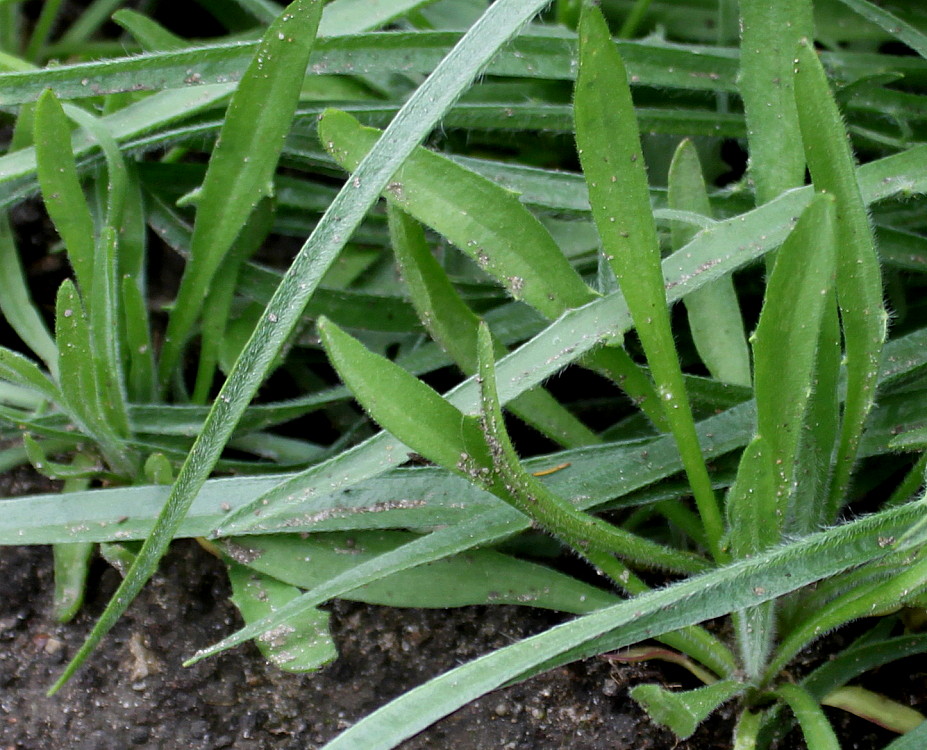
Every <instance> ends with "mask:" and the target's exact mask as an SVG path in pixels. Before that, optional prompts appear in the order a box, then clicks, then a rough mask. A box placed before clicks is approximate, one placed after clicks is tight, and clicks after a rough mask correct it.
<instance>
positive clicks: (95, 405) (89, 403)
mask: <svg viewBox="0 0 927 750" xmlns="http://www.w3.org/2000/svg"><path fill="white" fill-rule="evenodd" d="M55 338H56V340H57V342H58V352H59V355H58V384H59V387H60V388H61V393H62V395H63V396H64V400H65V405H66V406H67V409H68V412H69V415H70V416H71V417H73V418H74V420H75V421H76V422H77V423H78V425H79V427H80V428H81V430H83V431H84V432H85V433H86V434H88V435H90V436H92V437H93V439H94V440H95V441H96V442H97V443H98V445H99V446H100V448H101V450H103V452H104V454H105V455H106V456H107V458H108V459H115V461H114V462H113V463H114V465H115V466H119V465H120V463H121V462H120V460H119V459H118V456H119V455H120V454H121V450H119V449H118V448H117V447H116V442H117V441H116V436H115V434H114V433H113V430H112V428H111V427H110V425H109V423H108V422H107V421H106V419H105V417H104V415H103V407H102V405H101V404H100V390H99V388H98V383H97V379H96V370H95V368H96V363H95V361H94V358H93V345H92V340H91V335H90V324H89V321H88V320H87V316H86V313H85V312H84V305H83V303H82V301H81V298H80V295H79V294H78V292H77V289H75V288H74V284H73V283H72V282H71V281H70V280H68V279H66V280H65V281H64V282H62V284H61V286H60V288H59V289H58V297H57V301H56V306H55Z"/></svg>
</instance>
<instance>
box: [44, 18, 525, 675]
mask: <svg viewBox="0 0 927 750" xmlns="http://www.w3.org/2000/svg"><path fill="white" fill-rule="evenodd" d="M542 5H543V3H542V2H541V0H500V2H497V3H494V4H493V5H492V6H490V8H489V9H488V10H487V12H486V13H485V14H484V15H483V16H482V17H481V18H480V20H479V21H478V22H477V23H476V24H475V25H474V26H473V28H471V29H470V31H469V32H467V34H466V35H465V36H464V37H463V38H462V39H461V42H460V44H459V45H458V46H457V47H455V48H454V50H452V52H451V53H450V54H449V55H448V57H447V58H445V60H444V61H442V63H441V64H440V65H439V66H438V68H436V69H435V71H434V73H433V74H432V75H431V76H430V77H429V78H428V80H427V81H426V82H425V83H424V84H422V86H420V87H419V88H418V89H417V90H416V91H415V93H414V94H412V95H411V96H410V97H409V99H408V100H407V101H406V103H405V105H403V108H402V109H401V110H400V112H399V113H398V114H397V115H396V118H395V119H394V120H393V122H392V123H391V124H390V127H389V128H387V130H386V132H384V134H383V137H382V138H381V140H380V142H379V143H378V145H377V146H376V147H374V149H373V150H372V151H371V152H370V154H368V156H367V158H366V159H365V160H364V162H363V163H362V164H360V165H359V166H358V169H357V170H356V173H355V177H357V178H358V180H359V181H360V184H361V187H360V188H359V189H353V186H352V188H344V189H342V190H341V192H339V194H338V196H337V197H336V198H335V200H334V201H333V202H332V203H331V205H330V206H329V208H328V209H327V211H326V213H325V215H324V216H323V217H322V219H321V220H320V222H319V224H318V225H317V226H316V228H315V230H314V231H313V233H312V235H311V236H310V237H309V239H308V240H307V241H306V243H305V244H304V245H303V247H302V249H301V250H300V252H299V254H298V255H297V256H296V258H295V259H294V261H293V263H292V264H291V266H290V269H289V271H288V272H287V274H286V275H285V276H284V278H283V280H282V281H281V284H280V286H279V287H278V289H277V291H276V293H275V294H274V297H273V298H272V299H271V301H270V304H269V306H268V310H267V316H266V318H264V319H263V320H262V322H261V324H260V325H259V327H258V328H257V330H256V331H255V333H254V336H253V337H252V338H251V340H250V341H249V343H248V345H247V346H246V347H245V350H244V352H243V353H242V355H241V357H239V359H238V361H237V363H236V366H235V368H234V369H233V371H232V372H231V373H230V375H229V378H228V380H227V381H226V384H225V386H224V387H223V389H222V390H221V391H220V393H219V395H218V398H217V399H216V401H215V402H214V404H213V407H212V409H211V411H210V412H209V416H208V417H207V419H206V422H205V423H204V425H203V429H202V431H201V432H200V433H199V436H198V438H197V440H196V442H195V443H194V445H193V447H192V449H191V451H190V453H189V455H188V457H187V460H186V461H185V462H184V465H183V466H182V467H181V470H180V473H179V474H178V477H177V481H176V482H175V484H174V487H173V488H172V490H171V494H170V495H169V497H168V499H167V501H166V503H165V506H164V508H163V509H162V512H161V514H160V515H159V518H158V522H157V523H156V524H155V527H154V528H153V530H152V532H151V534H150V536H149V537H148V538H147V539H146V541H145V544H144V545H143V546H142V549H141V551H140V552H139V555H138V558H137V560H136V562H135V564H134V565H133V567H132V569H131V570H130V571H129V573H128V574H127V576H126V578H125V579H124V580H123V582H122V584H121V586H120V588H119V589H118V590H117V592H116V594H115V595H114V597H113V599H112V600H111V602H110V604H109V605H108V606H107V608H106V610H105V611H104V612H103V614H102V615H101V617H100V620H98V622H97V624H96V626H95V627H94V629H93V631H92V632H91V633H90V635H89V636H88V638H87V640H86V641H85V642H84V644H83V645H82V646H81V648H80V649H79V651H78V652H77V654H76V655H75V656H74V658H73V659H72V661H71V662H70V663H69V665H68V666H67V667H66V668H65V671H64V673H63V674H62V675H61V677H60V678H59V679H58V680H57V681H56V683H55V685H53V686H52V688H51V692H52V693H53V692H55V691H56V690H57V689H59V688H60V687H61V686H62V685H63V684H64V683H65V682H66V681H67V680H68V679H69V677H70V676H71V675H72V674H73V673H74V671H75V670H76V669H77V668H78V667H79V666H80V664H82V663H83V661H84V660H85V659H86V658H87V656H88V655H89V654H90V652H91V651H92V650H93V648H94V647H95V646H96V644H97V643H99V641H100V640H101V639H102V638H103V636H104V635H105V633H106V632H107V631H108V630H109V629H110V628H111V627H112V626H113V625H114V624H115V622H116V620H117V619H118V618H119V616H120V615H121V614H122V612H123V611H125V608H126V607H127V606H128V604H129V602H131V601H132V599H133V598H134V597H135V595H136V594H137V593H138V591H139V590H140V589H141V587H142V586H143V585H144V582H145V581H147V580H148V578H149V577H150V576H151V574H152V573H153V572H154V570H155V568H156V567H157V563H158V560H159V559H160V558H161V555H162V554H163V553H164V551H165V550H166V549H167V546H168V545H169V544H170V540H171V538H172V537H173V535H174V533H175V531H176V529H177V527H178V526H179V524H180V523H181V521H182V520H183V517H184V515H185V514H186V512H187V510H188V508H189V507H190V504H191V503H192V502H193V499H194V497H195V496H196V494H197V492H198V491H199V490H200V488H201V487H202V486H203V483H204V482H205V481H206V478H207V477H208V475H209V472H210V471H211V470H212V468H213V466H214V465H215V464H216V462H217V461H218V459H219V456H220V454H221V452H222V449H223V447H224V446H225V444H226V442H227V441H228V439H229V437H230V436H231V434H232V432H233V430H234V429H235V425H236V424H237V423H238V421H239V419H240V418H241V416H242V414H243V413H244V411H245V409H246V407H247V404H248V402H249V401H250V400H251V398H252V396H253V395H254V393H255V392H256V391H257V389H258V387H259V385H260V383H261V382H262V380H263V378H264V374H265V373H266V371H267V369H268V368H269V366H270V364H271V363H272V361H273V359H274V357H275V356H276V354H277V352H278V351H279V350H280V348H282V346H283V345H284V343H285V342H286V340H287V338H288V337H289V335H290V333H291V332H292V330H293V328H294V327H295V325H296V323H297V322H298V320H299V317H300V314H301V312H302V310H303V308H304V307H305V305H306V302H307V301H308V299H309V297H310V296H311V295H312V292H313V291H314V289H315V287H316V285H317V284H318V281H319V280H320V279H321V278H322V276H323V275H324V274H325V271H326V269H327V268H328V267H329V266H330V265H331V263H332V261H333V260H334V258H335V256H336V254H337V252H338V251H339V250H340V249H341V247H342V246H343V245H344V244H345V242H346V241H347V238H348V236H349V235H350V233H351V232H352V231H353V230H354V229H355V228H356V227H357V226H358V225H359V224H360V222H361V220H362V218H363V217H364V215H365V214H366V213H367V209H368V208H369V207H370V206H371V204H372V203H373V202H374V201H375V200H376V197H377V196H378V195H379V194H380V192H381V191H382V190H383V189H384V188H385V187H386V185H387V183H388V181H389V179H390V177H391V176H392V175H393V174H394V173H395V171H396V169H397V168H398V167H399V165H400V164H402V162H403V160H404V159H405V158H406V157H407V156H408V155H409V154H410V153H411V152H412V151H413V149H414V148H415V146H416V145H418V143H419V142H420V141H421V140H422V139H423V138H424V137H425V135H426V134H427V133H428V131H429V130H430V129H431V128H432V127H433V126H434V125H435V123H436V122H437V121H438V120H439V119H440V117H441V115H442V113H443V112H444V111H446V110H447V109H448V108H449V107H450V106H451V104H452V103H453V101H454V100H455V99H456V98H457V97H458V96H459V95H460V93H461V92H462V91H463V90H464V89H465V88H466V87H467V86H468V85H469V84H470V83H471V82H472V80H473V78H474V77H475V76H476V74H477V73H478V72H479V71H480V70H481V69H482V67H483V65H485V64H486V62H488V60H489V58H491V57H492V55H493V54H494V53H495V52H496V51H497V50H498V49H499V48H500V47H501V46H503V45H504V44H505V43H506V42H507V41H508V40H509V39H510V38H511V37H513V36H514V35H515V34H516V33H517V31H518V29H519V28H521V26H522V25H523V24H524V23H526V22H527V21H528V20H529V19H530V18H531V17H533V16H534V14H535V13H537V12H538V11H539V10H540V8H541V6H542ZM397 453H399V451H397ZM387 465H388V463H387Z"/></svg>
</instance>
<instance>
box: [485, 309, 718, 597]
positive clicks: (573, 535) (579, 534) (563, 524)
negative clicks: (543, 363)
mask: <svg viewBox="0 0 927 750" xmlns="http://www.w3.org/2000/svg"><path fill="white" fill-rule="evenodd" d="M479 355H480V356H479V360H480V370H479V383H480V396H481V402H482V420H481V424H482V428H483V433H484V436H485V440H486V444H487V445H488V446H489V453H490V455H491V457H492V464H491V466H492V473H491V475H487V476H485V477H481V478H483V481H484V483H485V484H486V487H487V489H489V491H490V492H492V493H493V494H495V495H497V496H498V497H501V498H502V499H503V500H505V501H506V502H508V503H510V504H511V505H512V506H513V507H515V508H516V509H518V510H519V511H521V512H522V513H524V514H525V515H526V516H528V517H529V518H531V519H533V520H534V521H535V522H536V523H537V524H538V525H540V526H541V527H542V528H543V529H545V530H546V531H548V532H550V533H551V534H553V535H554V536H555V537H557V538H558V539H560V540H561V541H563V542H564V543H566V544H568V545H569V546H570V547H572V548H573V550H574V551H575V552H576V553H577V554H579V555H581V556H583V557H586V558H587V559H588V560H589V561H590V562H592V563H593V564H594V565H596V566H597V567H598V568H600V569H601V570H602V571H603V572H604V573H606V574H607V575H609V576H611V577H612V578H613V580H614V581H615V583H616V584H618V585H620V586H621V585H623V586H625V587H626V588H629V589H630V590H631V591H633V592H635V593H636V591H635V588H636V586H635V585H634V584H635V583H636V581H635V579H634V577H633V576H631V575H630V571H629V570H628V569H627V568H626V567H625V566H624V565H623V564H616V563H617V561H616V560H614V559H613V558H612V555H613V554H616V555H618V556H620V557H623V558H625V559H627V560H631V561H633V562H635V563H638V564H641V565H647V566H655V567H664V568H666V569H667V570H677V571H682V572H694V571H697V570H702V569H704V561H703V560H702V559H701V558H699V557H697V556H694V555H691V554H688V553H684V552H677V551H676V550H670V549H668V548H665V547H661V546H660V545H658V544H655V543H653V542H651V541H649V540H647V539H645V538H643V537H639V536H637V535H635V534H632V533H630V532H627V531H625V530H624V529H622V528H621V527H618V526H613V525H611V524H609V523H607V522H605V521H603V520H601V519H599V518H597V517H595V516H592V515H589V514H588V513H584V512H582V511H581V510H578V509H577V508H575V507H574V506H573V504H572V503H570V502H569V501H567V500H565V499H564V498H561V497H559V496H557V494H556V493H554V492H552V491H551V490H550V489H549V488H548V487H547V486H546V485H544V484H543V483H542V482H540V481H539V480H538V479H537V478H536V477H534V476H532V475H531V474H529V473H528V472H527V471H525V469H524V467H523V466H522V465H521V461H520V460H519V458H518V455H517V454H516V452H515V447H514V446H513V445H512V442H511V440H510V438H509V436H508V432H507V431H506V428H505V420H504V418H503V415H502V406H501V405H500V403H499V394H498V391H497V387H496V370H495V357H494V354H493V347H492V340H491V339H490V337H489V329H488V328H486V326H485V324H484V325H481V326H480V341H479ZM481 468H482V467H481ZM479 476H480V475H478V477H479ZM629 584H630V585H629Z"/></svg>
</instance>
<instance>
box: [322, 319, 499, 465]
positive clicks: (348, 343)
mask: <svg viewBox="0 0 927 750" xmlns="http://www.w3.org/2000/svg"><path fill="white" fill-rule="evenodd" d="M318 328H319V335H320V336H321V337H322V344H323V346H324V347H325V351H326V352H327V353H328V356H329V359H330V360H331V362H332V365H333V366H334V368H335V369H336V370H337V371H338V374H339V376H340V377H341V379H342V380H343V381H344V383H345V385H347V387H348V388H349V389H350V390H351V392H352V393H353V394H354V396H355V398H357V400H358V402H359V403H360V404H361V405H362V406H363V407H364V409H366V410H367V411H368V412H369V413H370V415H371V416H372V417H373V418H374V419H375V420H376V421H377V422H378V423H379V424H380V426H381V427H383V428H384V429H385V430H388V431H389V432H391V433H392V434H393V435H395V436H396V437H397V438H398V439H399V440H401V441H402V442H403V443H405V444H406V445H408V446H409V447H410V448H412V450H414V451H416V452H418V453H420V454H421V455H423V456H425V457H426V458H428V459H429V460H431V461H434V462H435V463H436V464H438V465H439V466H443V467H444V468H445V469H448V470H449V471H453V472H455V473H458V474H464V475H468V474H469V473H471V472H472V474H473V476H472V478H473V479H474V480H475V481H478V480H479V476H480V472H481V470H482V469H485V470H486V472H488V461H487V460H486V459H485V457H483V460H482V461H481V460H480V459H479V457H478V456H470V455H469V452H470V451H471V450H472V447H473V446H474V445H478V444H479V443H480V442H481V434H480V431H479V427H478V426H477V424H476V420H475V419H474V418H473V417H467V416H465V415H464V414H463V413H462V412H461V411H460V410H459V409H458V408H457V407H455V406H452V405H451V404H450V403H449V402H448V401H446V400H445V399H443V398H441V396H439V395H438V394H437V393H435V392H434V391H433V390H432V389H431V388H430V387H429V386H427V385H425V383H423V382H422V381H421V380H419V379H418V378H416V377H415V376H414V375H410V374H409V373H408V372H406V371H405V370H403V369H402V368H401V367H399V365H396V364H394V363H392V362H390V361H389V360H388V359H386V358H385V357H381V356H380V355H378V354H374V353H373V352H371V351H370V350H369V349H367V348H366V347H365V346H364V345H363V344H361V343H360V342H359V341H357V340H356V339H354V338H352V337H351V336H349V335H348V334H347V333H345V332H344V331H342V330H341V329H340V328H338V326H336V325H335V324H334V323H332V322H331V321H329V320H327V319H325V318H323V319H321V320H320V321H319V325H318ZM484 453H485V451H484ZM471 459H472V460H471ZM468 460H471V464H472V465H469V466H468V465H467V464H466V462H467V461H468Z"/></svg>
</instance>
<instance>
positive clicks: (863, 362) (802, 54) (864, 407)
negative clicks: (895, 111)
mask: <svg viewBox="0 0 927 750" xmlns="http://www.w3.org/2000/svg"><path fill="white" fill-rule="evenodd" d="M797 60H798V63H797V65H796V68H795V101H796V104H797V106H798V117H799V124H800V125H801V132H802V140H803V143H804V148H805V158H806V160H807V162H808V167H809V169H810V170H811V178H812V180H813V182H814V187H815V189H816V190H819V191H823V192H827V193H831V194H832V195H833V196H834V197H835V198H836V200H837V204H836V209H837V211H836V242H837V283H836V288H837V302H838V304H839V305H840V318H841V322H842V324H843V337H844V347H845V359H846V372H847V386H846V387H847V391H846V392H847V395H846V400H845V403H844V409H843V422H842V424H841V429H840V442H839V445H838V448H837V456H836V458H835V460H834V461H835V463H834V474H833V478H832V481H831V487H830V494H829V497H828V503H827V508H826V515H825V523H832V522H833V521H834V520H835V519H836V517H837V514H838V513H839V511H840V508H841V506H842V503H843V502H844V498H843V495H844V492H845V491H846V488H847V485H848V484H849V481H850V474H851V472H852V469H853V463H854V461H855V459H856V452H857V449H858V446H859V439H860V436H861V434H862V431H863V425H864V423H865V420H866V416H867V414H868V413H869V409H870V408H871V406H872V401H873V398H874V395H875V382H876V378H877V376H878V362H879V357H880V352H881V351H882V344H883V342H884V340H885V335H886V324H887V319H888V316H887V314H886V312H885V307H884V305H883V302H882V280H881V272H880V270H879V260H878V258H877V256H876V250H875V245H874V239H873V235H872V229H871V227H870V225H869V218H868V216H867V214H866V208H865V204H864V202H863V199H862V196H861V195H860V188H859V184H858V183H857V181H856V173H855V171H854V162H853V155H852V153H851V151H850V145H849V142H848V140H847V135H846V130H845V128H844V126H843V120H842V118H841V116H840V112H839V110H838V109H837V104H836V102H835V101H834V98H833V95H832V94H831V91H830V87H829V86H828V83H827V77H826V75H825V73H824V68H823V67H822V66H821V62H820V60H819V59H818V56H817V53H816V52H815V51H814V49H813V47H811V46H810V45H809V44H807V43H805V44H802V45H800V46H799V49H798V57H797Z"/></svg>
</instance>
